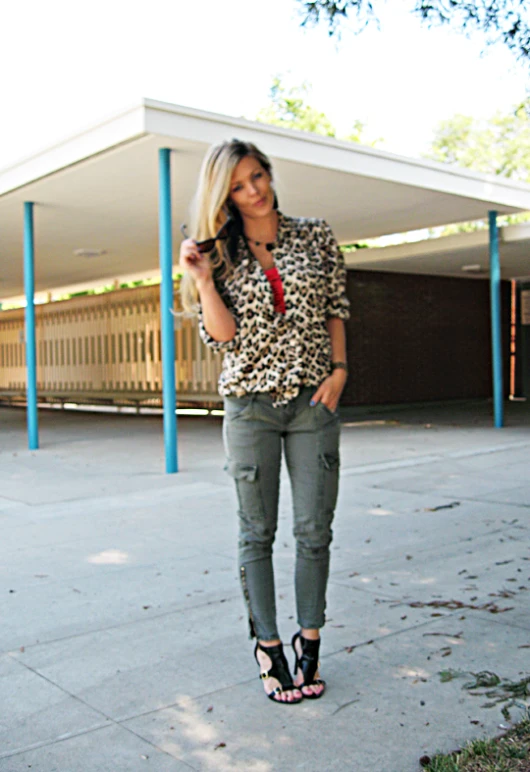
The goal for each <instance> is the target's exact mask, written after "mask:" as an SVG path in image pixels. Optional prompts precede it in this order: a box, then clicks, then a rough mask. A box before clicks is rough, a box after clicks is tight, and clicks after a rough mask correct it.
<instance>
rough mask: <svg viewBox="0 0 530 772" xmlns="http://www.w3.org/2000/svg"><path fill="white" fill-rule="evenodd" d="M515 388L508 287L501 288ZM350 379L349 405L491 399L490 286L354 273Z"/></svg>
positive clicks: (505, 350) (350, 285)
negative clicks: (511, 354)
mask: <svg viewBox="0 0 530 772" xmlns="http://www.w3.org/2000/svg"><path fill="white" fill-rule="evenodd" d="M501 293H502V314H503V359H504V363H505V383H506V394H507V393H508V391H507V389H508V384H509V333H510V283H509V282H503V283H502V289H501ZM348 297H349V299H350V302H351V318H350V320H349V322H347V336H348V362H349V367H350V376H349V379H348V383H347V385H346V389H345V391H344V395H343V398H342V400H341V402H342V404H343V405H375V404H395V403H403V402H423V401H429V400H446V399H469V398H486V397H490V396H491V394H492V374H491V334H490V308H489V303H490V301H489V282H488V281H487V280H479V279H458V278H454V279H453V278H448V277H443V276H418V275H414V274H398V273H383V272H381V273H379V272H375V271H348Z"/></svg>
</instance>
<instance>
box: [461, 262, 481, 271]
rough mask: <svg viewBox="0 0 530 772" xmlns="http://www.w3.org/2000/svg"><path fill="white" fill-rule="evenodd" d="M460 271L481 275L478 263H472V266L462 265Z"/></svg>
mask: <svg viewBox="0 0 530 772" xmlns="http://www.w3.org/2000/svg"><path fill="white" fill-rule="evenodd" d="M462 270H463V271H467V273H483V269H482V266H481V265H479V264H478V263H474V264H473V265H463V266H462Z"/></svg>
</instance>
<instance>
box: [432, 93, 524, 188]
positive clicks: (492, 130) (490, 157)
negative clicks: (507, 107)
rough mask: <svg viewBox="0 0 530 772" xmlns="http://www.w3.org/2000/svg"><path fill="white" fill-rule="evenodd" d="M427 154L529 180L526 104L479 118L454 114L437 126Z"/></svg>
mask: <svg viewBox="0 0 530 772" xmlns="http://www.w3.org/2000/svg"><path fill="white" fill-rule="evenodd" d="M426 157H427V158H430V159H432V160H434V161H441V162H443V163H451V164H456V165H457V166H463V167H464V168H466V169H473V170H474V171H478V172H484V173H486V174H494V175H497V176H502V177H509V178H510V179H513V180H519V181H521V182H530V119H529V117H528V109H527V107H526V105H525V104H521V105H518V106H517V107H515V108H514V109H513V110H512V111H511V112H510V113H508V114H507V115H503V114H502V113H500V112H497V113H495V115H493V116H492V117H491V118H490V119H489V120H486V121H480V120H477V119H475V118H471V117H470V116H467V115H455V116H454V117H453V118H450V119H448V120H445V121H442V122H441V123H440V124H439V125H438V126H437V128H436V129H435V133H434V139H433V142H432V145H431V149H430V151H429V152H428V153H427V154H426Z"/></svg>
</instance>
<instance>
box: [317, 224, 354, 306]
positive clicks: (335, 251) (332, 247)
mask: <svg viewBox="0 0 530 772" xmlns="http://www.w3.org/2000/svg"><path fill="white" fill-rule="evenodd" d="M321 225H322V253H323V259H324V264H325V266H326V272H327V276H328V291H327V303H326V316H327V317H328V318H329V317H331V316H335V317H338V318H339V319H343V320H344V321H346V320H347V319H349V318H350V301H349V300H348V297H347V295H346V266H345V264H344V255H343V254H342V252H341V250H340V249H339V245H338V244H337V242H336V240H335V237H334V235H333V231H332V230H331V228H330V226H329V225H328V223H327V222H326V221H325V220H322V222H321Z"/></svg>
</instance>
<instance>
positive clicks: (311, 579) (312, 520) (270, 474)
mask: <svg viewBox="0 0 530 772" xmlns="http://www.w3.org/2000/svg"><path fill="white" fill-rule="evenodd" d="M315 391H316V387H314V388H304V389H302V391H301V392H300V394H299V395H298V397H296V398H295V399H293V400H292V401H291V402H289V404H288V405H282V406H280V407H273V406H272V398H271V396H270V395H268V394H266V393H258V394H249V395H247V396H245V397H225V419H224V423H223V439H224V444H225V451H226V456H227V464H226V467H225V468H226V470H227V471H228V473H229V474H230V475H231V476H232V477H233V478H234V480H235V484H236V491H237V497H238V502H239V513H238V514H239V568H240V576H241V583H242V588H243V594H244V596H245V600H246V602H247V606H248V613H249V623H250V636H251V637H254V636H257V637H258V639H259V640H264V641H267V640H273V639H275V638H279V637H280V636H279V635H278V628H277V624H276V601H275V592H274V572H273V565H272V547H273V542H274V537H275V534H276V527H277V520H278V499H279V492H280V466H281V456H282V446H283V452H284V454H285V460H286V464H287V470H288V472H289V477H290V480H291V488H292V498H293V516H294V528H293V533H294V537H295V539H296V566H295V591H296V610H297V618H298V624H299V625H300V627H304V628H307V629H312V628H320V627H323V625H324V621H325V617H324V612H325V607H326V586H327V580H328V574H329V545H330V543H331V539H332V530H331V524H332V521H333V514H334V510H335V504H336V501H337V492H338V476H339V435H340V421H339V417H338V415H337V414H336V413H332V412H331V411H330V410H328V408H327V407H326V406H325V405H323V404H321V403H317V404H316V405H315V406H314V407H311V406H310V404H309V402H310V399H311V396H312V395H313V394H314V392H315Z"/></svg>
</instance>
